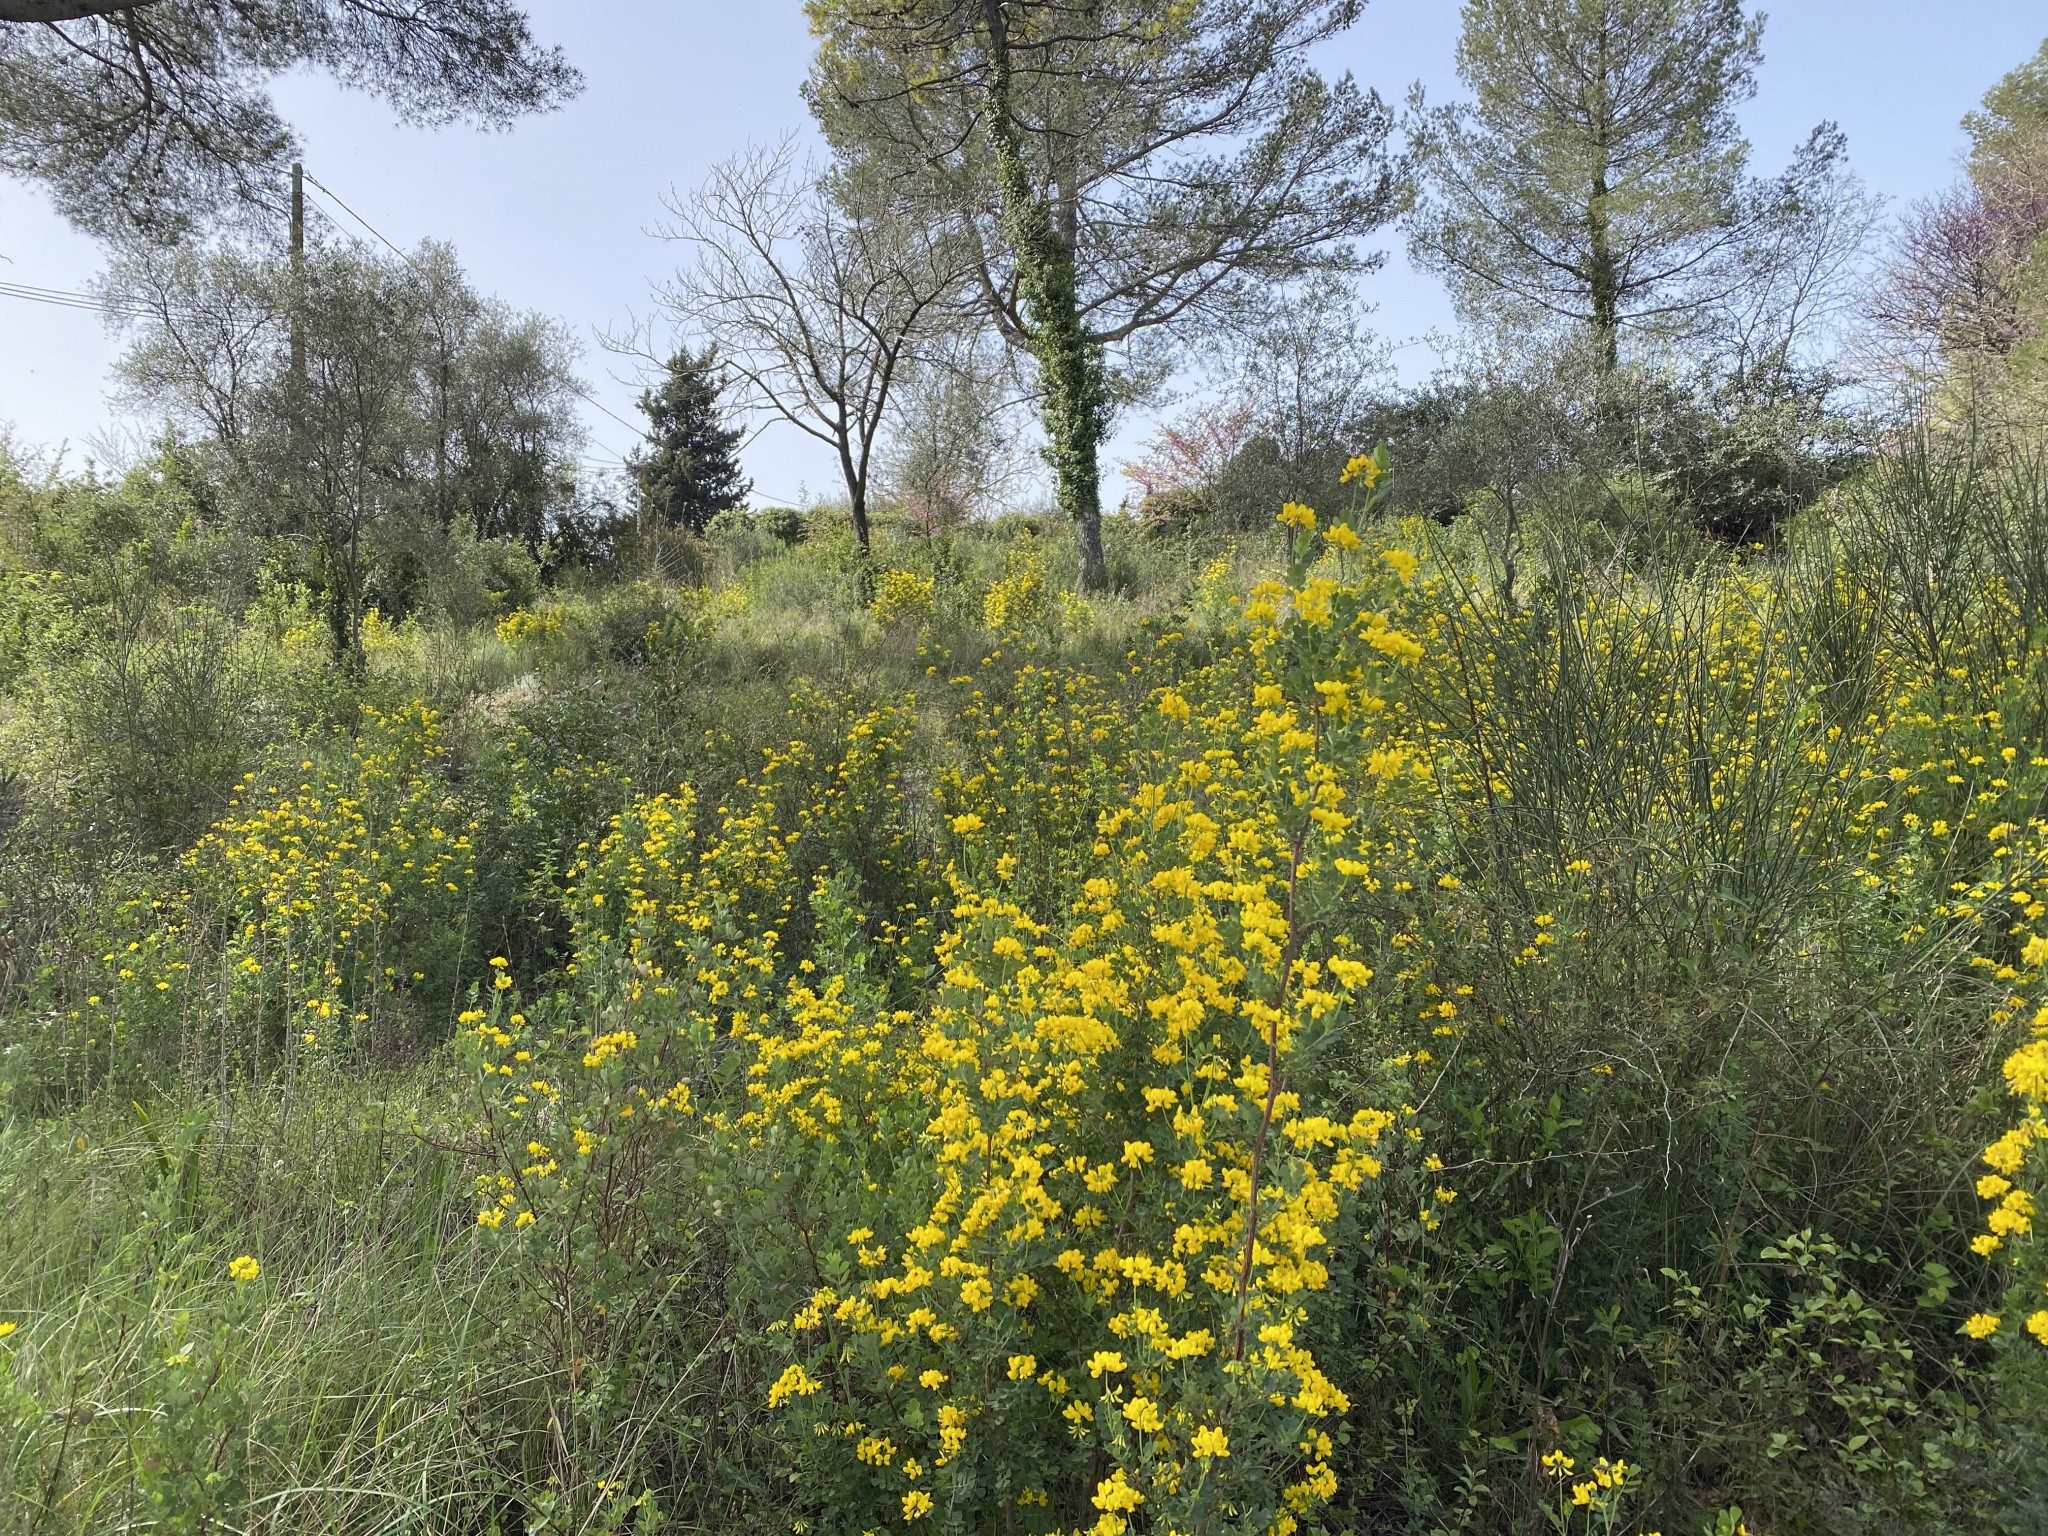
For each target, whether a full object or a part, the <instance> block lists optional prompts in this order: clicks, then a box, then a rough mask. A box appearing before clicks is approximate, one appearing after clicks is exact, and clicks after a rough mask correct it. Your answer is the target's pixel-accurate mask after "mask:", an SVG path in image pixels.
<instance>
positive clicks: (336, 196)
mask: <svg viewBox="0 0 2048 1536" xmlns="http://www.w3.org/2000/svg"><path fill="white" fill-rule="evenodd" d="M305 177H306V180H307V181H308V182H310V183H312V185H313V186H315V187H317V188H318V189H319V190H320V191H321V192H322V193H324V194H325V195H326V196H327V197H329V198H330V199H332V200H333V202H334V205H335V206H336V207H337V208H339V209H341V211H342V212H343V213H346V214H347V215H348V216H349V217H350V218H352V219H354V220H355V221H356V222H357V223H358V224H360V225H362V226H363V228H364V229H367V230H368V231H369V232H370V233H371V234H372V235H374V236H376V237H377V239H378V240H380V241H382V242H383V244H384V246H385V248H386V249H388V250H389V251H390V252H391V253H392V255H394V256H396V257H397V258H398V259H399V260H400V261H402V262H404V263H405V264H406V265H407V266H410V267H412V268H414V269H415V270H417V269H418V266H419V263H418V262H416V261H414V260H413V258H412V257H411V256H409V255H407V254H406V253H405V252H404V251H402V250H400V249H399V247H398V244H397V242H396V241H394V240H393V239H392V238H391V237H390V236H389V235H387V234H385V233H384V231H383V230H381V229H379V228H378V227H377V226H376V225H374V224H372V223H371V222H370V221H369V220H368V219H366V218H364V217H363V216H362V215H361V214H360V213H357V212H356V211H355V209H354V208H352V207H350V206H349V205H348V204H347V203H345V202H343V201H342V198H341V194H340V193H338V192H336V191H335V190H334V189H333V188H332V187H330V186H328V185H327V184H326V183H325V182H323V181H321V180H320V179H319V178H318V177H316V176H314V174H313V173H312V172H311V171H307V172H305ZM576 394H577V395H578V396H579V397H581V399H582V400H583V401H584V403H585V404H587V405H589V406H590V407H591V408H592V409H593V410H595V411H597V412H598V413H600V414H601V415H604V416H609V417H610V418H611V419H612V420H613V421H615V422H617V423H618V424H619V425H620V426H622V427H624V428H625V429H626V430H627V431H629V432H633V433H636V434H637V433H639V432H642V431H643V430H644V429H643V428H642V427H639V426H637V425H636V424H634V423H633V422H630V421H628V420H627V419H626V418H625V417H623V416H621V415H620V414H619V413H618V412H617V411H615V410H613V409H611V407H609V406H607V405H606V404H604V402H603V401H601V400H599V399H598V398H597V397H596V396H595V395H593V394H592V393H591V392H590V391H589V390H587V389H585V388H583V387H582V386H581V385H578V386H576Z"/></svg>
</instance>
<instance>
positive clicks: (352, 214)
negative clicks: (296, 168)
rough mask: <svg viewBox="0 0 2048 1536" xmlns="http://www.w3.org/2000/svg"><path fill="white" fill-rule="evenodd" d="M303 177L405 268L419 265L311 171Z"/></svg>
mask: <svg viewBox="0 0 2048 1536" xmlns="http://www.w3.org/2000/svg"><path fill="white" fill-rule="evenodd" d="M304 175H305V178H306V180H307V181H309V182H311V183H312V184H313V185H314V186H316V187H318V188H319V189H320V190H321V191H322V192H324V193H326V195H327V196H328V197H329V198H330V199H332V200H333V203H334V205H335V206H336V207H337V208H339V209H340V210H341V211H342V212H343V213H345V214H347V215H348V216H349V217H350V218H352V219H354V220H355V221H356V222H357V223H358V224H360V225H362V226H363V228H365V229H367V230H368V231H369V232H370V233H371V234H373V235H375V236H376V237H377V238H378V239H379V240H381V241H383V242H384V244H385V246H386V247H387V248H389V250H390V252H391V254H392V255H394V256H396V257H397V258H398V259H399V260H400V261H402V262H404V263H405V264H406V265H407V266H412V267H417V266H418V265H419V263H417V262H415V261H414V260H413V259H412V258H411V257H410V256H408V255H406V253H405V252H404V251H401V250H400V249H399V248H398V247H397V245H395V244H393V242H392V240H391V237H390V236H389V235H387V234H385V233H384V231H383V230H381V229H379V228H378V227H377V226H376V225H374V224H372V223H371V222H370V221H369V220H368V219H366V218H364V217H363V216H362V215H361V214H360V213H357V212H356V211H355V209H353V208H351V207H349V205H348V204H347V203H345V202H343V201H342V200H341V195H340V194H339V193H337V192H336V191H334V189H333V188H331V187H329V186H328V185H327V184H326V183H325V182H323V181H321V180H320V179H319V178H318V177H316V176H315V175H314V174H313V173H312V172H311V171H307V172H305V173H304Z"/></svg>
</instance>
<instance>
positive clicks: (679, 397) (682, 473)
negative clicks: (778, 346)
mask: <svg viewBox="0 0 2048 1536" xmlns="http://www.w3.org/2000/svg"><path fill="white" fill-rule="evenodd" d="M724 391H725V378H724V375H723V373H722V371H721V370H720V368H719V366H718V354H717V351H716V350H715V349H713V348H709V347H707V348H706V349H705V350H704V351H702V352H692V351H690V349H689V348H687V347H685V348H683V349H682V350H681V351H679V352H677V353H676V355H675V356H674V357H672V358H670V359H669V363H668V377H667V378H666V379H664V380H663V381H662V383H661V386H660V387H659V388H658V389H650V390H648V391H646V392H645V393H644V394H642V395H641V396H640V409H641V410H642V411H644V412H645V413H646V415H647V422H648V428H647V447H646V449H645V450H644V451H643V452H641V453H639V454H636V455H635V456H634V458H633V461H632V465H631V468H632V471H633V478H634V480H635V482H637V483H638V485H639V487H640V497H641V505H642V506H643V507H644V508H645V509H646V513H647V516H648V517H650V518H651V519H653V520H654V521H655V522H656V523H658V524H660V525H661V526H663V527H669V528H677V527H680V528H687V529H689V530H690V532H692V533H702V532H703V531H704V529H705V526H706V525H707V524H708V523H709V522H710V521H711V519H712V518H714V517H716V516H717V515H718V514H719V513H720V512H723V511H725V510H726V509H727V508H729V507H737V506H739V505H740V504H741V503H742V502H744V501H745V500H746V499H747V492H748V491H750V490H752V489H753V482H752V481H750V480H748V479H747V478H746V476H745V475H743V474H742V473H741V472H740V439H741V438H742V437H743V436H744V435H745V434H744V433H743V432H742V431H741V430H740V429H739V428H738V427H733V426H728V425H727V424H726V420H725V413H724V411H723V410H721V409H720V406H719V396H720V395H721V394H723V393H724Z"/></svg>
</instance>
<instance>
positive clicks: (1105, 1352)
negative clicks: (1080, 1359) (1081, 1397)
mask: <svg viewBox="0 0 2048 1536" xmlns="http://www.w3.org/2000/svg"><path fill="white" fill-rule="evenodd" d="M1123 1368H1124V1357H1123V1356H1122V1355H1121V1354H1119V1353H1118V1352H1117V1351H1115V1350H1113V1349H1098V1350H1097V1351H1095V1353H1094V1354H1092V1355H1090V1356H1089V1357H1088V1374H1089V1375H1090V1376H1101V1375H1103V1374H1104V1373H1105V1372H1106V1373H1108V1374H1110V1375H1112V1376H1113V1375H1115V1374H1116V1373H1117V1372H1118V1371H1121V1370H1122V1369H1123Z"/></svg>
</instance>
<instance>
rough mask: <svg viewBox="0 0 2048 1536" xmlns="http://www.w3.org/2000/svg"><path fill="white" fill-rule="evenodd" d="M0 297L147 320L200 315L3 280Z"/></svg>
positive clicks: (193, 311) (182, 310)
mask: <svg viewBox="0 0 2048 1536" xmlns="http://www.w3.org/2000/svg"><path fill="white" fill-rule="evenodd" d="M0 297H4V298H10V299H28V300H30V301H31V302H33V303H37V304H54V305H57V306H59V307H60V308H63V309H90V310H98V311H99V312H100V313H102V314H112V315H127V316H129V317H131V318H136V319H146V318H148V317H149V316H151V315H155V314H160V313H170V314H175V315H182V316H185V317H187V318H198V316H199V311H197V310H186V309H182V308H178V307H174V306H166V308H165V309H164V310H158V309H153V308H151V307H150V306H148V305H146V304H140V303H137V302H136V301H134V300H132V299H129V300H123V299H116V298H110V297H108V296H106V295H102V294H94V293H76V292H73V291H72V290H71V289H68V288H39V287H37V286H35V285H34V284H32V283H6V282H0Z"/></svg>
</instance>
